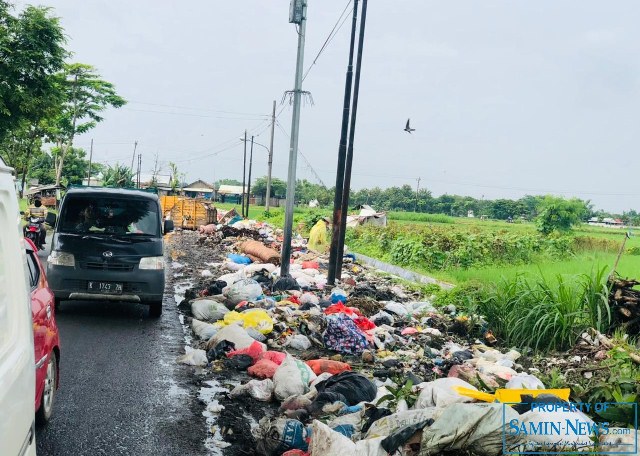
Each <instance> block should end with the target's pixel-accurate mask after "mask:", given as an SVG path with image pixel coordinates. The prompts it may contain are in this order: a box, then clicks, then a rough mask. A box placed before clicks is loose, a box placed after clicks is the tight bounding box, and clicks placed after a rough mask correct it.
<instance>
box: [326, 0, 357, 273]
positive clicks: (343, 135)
mask: <svg viewBox="0 0 640 456" xmlns="http://www.w3.org/2000/svg"><path fill="white" fill-rule="evenodd" d="M357 27H358V0H354V1H353V20H352V24H351V43H350V45H349V64H348V65H347V76H346V81H345V87H344V106H343V108H342V130H341V132H340V146H339V148H338V170H337V172H336V193H335V196H334V201H333V225H332V234H331V248H330V250H329V274H328V279H329V280H328V283H329V285H335V282H336V265H337V264H338V262H337V255H338V244H339V242H338V240H339V239H340V229H341V226H340V220H341V219H342V214H341V213H340V209H341V206H342V192H343V189H344V165H345V160H346V155H347V135H348V132H349V111H350V109H351V87H352V86H353V50H354V48H355V43H356V28H357Z"/></svg>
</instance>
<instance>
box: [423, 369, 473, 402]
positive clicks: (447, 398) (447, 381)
mask: <svg viewBox="0 0 640 456" xmlns="http://www.w3.org/2000/svg"><path fill="white" fill-rule="evenodd" d="M454 386H462V387H464V388H469V389H472V390H474V391H478V389H477V388H476V387H475V386H473V385H472V384H470V383H467V382H465V381H464V380H460V379H459V378H456V377H446V378H438V379H435V380H433V381H431V382H425V383H420V384H419V385H418V386H417V388H418V389H420V390H421V391H420V395H419V396H418V399H417V400H416V403H415V405H414V406H413V408H414V409H423V408H427V407H446V406H448V405H451V404H456V403H459V402H472V401H473V399H472V398H470V397H467V396H462V395H461V394H458V393H457V392H455V391H454V390H453V387H454Z"/></svg>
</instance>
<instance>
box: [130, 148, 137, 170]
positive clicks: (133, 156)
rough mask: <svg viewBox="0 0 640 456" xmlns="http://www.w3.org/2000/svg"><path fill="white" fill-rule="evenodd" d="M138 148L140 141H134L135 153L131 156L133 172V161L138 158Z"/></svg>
mask: <svg viewBox="0 0 640 456" xmlns="http://www.w3.org/2000/svg"><path fill="white" fill-rule="evenodd" d="M137 148H138V141H135V142H134V143H133V155H132V156H131V173H133V161H134V160H135V159H136V149H137Z"/></svg>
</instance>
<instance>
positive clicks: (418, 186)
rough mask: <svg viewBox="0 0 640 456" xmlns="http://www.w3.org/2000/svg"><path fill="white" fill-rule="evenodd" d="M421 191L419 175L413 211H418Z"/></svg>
mask: <svg viewBox="0 0 640 456" xmlns="http://www.w3.org/2000/svg"><path fill="white" fill-rule="evenodd" d="M419 191H420V178H419V177H418V184H417V185H416V207H414V208H413V212H418V192H419Z"/></svg>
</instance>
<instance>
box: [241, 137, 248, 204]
mask: <svg viewBox="0 0 640 456" xmlns="http://www.w3.org/2000/svg"><path fill="white" fill-rule="evenodd" d="M243 163H244V164H243V165H242V217H244V189H245V185H246V182H245V175H246V173H247V130H245V131H244V159H243Z"/></svg>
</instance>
